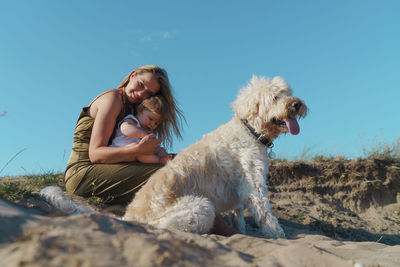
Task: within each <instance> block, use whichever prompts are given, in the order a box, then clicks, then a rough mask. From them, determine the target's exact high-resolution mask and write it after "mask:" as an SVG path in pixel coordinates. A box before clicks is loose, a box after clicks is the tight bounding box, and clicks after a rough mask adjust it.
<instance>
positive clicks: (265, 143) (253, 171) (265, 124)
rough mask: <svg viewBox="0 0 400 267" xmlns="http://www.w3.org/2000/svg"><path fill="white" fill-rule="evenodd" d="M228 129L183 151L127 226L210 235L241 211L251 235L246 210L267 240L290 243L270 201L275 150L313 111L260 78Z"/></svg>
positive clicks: (148, 189)
mask: <svg viewBox="0 0 400 267" xmlns="http://www.w3.org/2000/svg"><path fill="white" fill-rule="evenodd" d="M232 107H233V110H234V113H235V115H234V117H233V119H232V120H231V121H229V122H228V123H226V124H224V125H222V126H220V127H219V128H218V129H216V130H215V131H213V132H211V133H209V134H206V135H204V136H203V138H202V139H201V140H200V141H198V142H196V143H194V144H193V145H191V146H189V147H188V148H186V149H184V150H183V151H181V152H180V153H179V154H178V155H177V156H176V157H175V158H174V159H173V160H171V161H169V162H168V164H167V165H166V166H165V167H163V168H161V169H159V170H158V171H157V172H156V173H154V174H153V175H152V176H151V177H150V179H149V180H148V182H147V183H146V184H145V185H144V186H143V187H142V188H141V189H140V190H139V192H137V193H136V195H135V198H134V199H133V201H132V202H131V203H130V204H129V205H128V207H127V211H126V213H125V215H124V217H123V220H127V221H136V222H142V223H147V224H150V225H153V226H155V227H158V228H175V229H179V230H182V231H187V232H193V233H200V234H202V233H208V232H209V231H210V229H211V228H212V227H213V224H214V218H215V216H216V214H219V213H222V212H226V211H230V210H232V211H233V215H234V216H233V217H234V220H233V224H234V226H235V227H236V228H237V229H238V230H239V231H240V232H241V233H245V221H244V216H243V208H244V206H246V207H248V208H249V210H250V211H251V213H252V215H253V216H254V219H255V221H256V222H257V224H258V226H259V228H260V231H261V234H262V235H264V236H266V237H271V238H279V237H285V234H284V232H283V230H282V228H281V227H280V225H279V223H278V220H277V219H276V218H275V216H273V215H272V213H271V208H270V203H269V201H268V198H267V193H268V188H267V184H266V178H267V173H268V156H267V149H268V147H269V146H270V145H271V144H272V141H273V140H274V139H275V138H276V137H277V136H278V135H279V134H281V133H286V132H287V131H289V132H290V133H292V134H298V132H299V130H300V129H299V125H298V123H297V120H296V119H297V118H298V117H304V116H305V115H306V113H307V107H306V106H305V104H304V103H303V102H302V101H301V100H300V99H298V98H295V97H292V92H291V89H290V88H289V86H288V85H287V84H286V83H285V81H284V80H283V79H282V78H280V77H275V78H274V79H272V80H269V79H266V78H264V77H256V76H253V77H252V79H251V81H250V83H249V84H248V85H247V86H245V87H244V88H242V89H241V90H240V92H239V95H238V97H237V99H236V100H235V101H234V102H233V103H232Z"/></svg>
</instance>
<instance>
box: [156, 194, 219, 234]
mask: <svg viewBox="0 0 400 267" xmlns="http://www.w3.org/2000/svg"><path fill="white" fill-rule="evenodd" d="M214 219H215V208H214V205H213V204H212V203H211V201H210V200H209V199H207V198H205V197H201V196H191V195H190V196H183V197H180V198H179V199H178V200H177V201H176V202H175V203H174V204H173V205H172V206H170V207H168V208H167V210H166V211H165V212H164V213H163V214H162V215H161V216H159V218H158V219H157V220H152V221H151V222H149V224H151V225H153V226H155V227H157V228H175V229H178V230H181V231H185V232H191V233H198V234H206V233H209V232H210V230H211V228H212V227H213V225H214Z"/></svg>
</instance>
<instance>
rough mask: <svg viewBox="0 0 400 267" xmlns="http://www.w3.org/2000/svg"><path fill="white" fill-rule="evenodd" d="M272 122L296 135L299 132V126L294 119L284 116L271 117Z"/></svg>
mask: <svg viewBox="0 0 400 267" xmlns="http://www.w3.org/2000/svg"><path fill="white" fill-rule="evenodd" d="M272 122H273V123H274V124H276V125H279V126H280V127H283V128H286V129H287V130H288V131H289V132H290V133H291V134H293V135H296V134H298V133H299V132H300V126H299V123H298V122H297V120H296V119H293V118H284V119H276V118H274V119H272Z"/></svg>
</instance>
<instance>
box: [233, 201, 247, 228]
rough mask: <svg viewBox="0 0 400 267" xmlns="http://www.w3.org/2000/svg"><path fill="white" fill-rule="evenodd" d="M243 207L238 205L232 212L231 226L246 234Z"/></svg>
mask: <svg viewBox="0 0 400 267" xmlns="http://www.w3.org/2000/svg"><path fill="white" fill-rule="evenodd" d="M243 210H244V207H243V205H240V206H239V207H237V208H236V209H235V210H234V211H233V212H232V217H233V218H232V219H233V227H235V228H236V229H237V230H238V231H239V232H240V233H242V234H246V222H245V220H244V214H243Z"/></svg>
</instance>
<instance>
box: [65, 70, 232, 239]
mask: <svg viewBox="0 0 400 267" xmlns="http://www.w3.org/2000/svg"><path fill="white" fill-rule="evenodd" d="M156 94H161V95H162V96H163V97H164V98H165V99H166V100H167V104H168V115H167V123H165V124H164V126H163V127H161V129H160V130H159V131H158V132H157V134H158V135H159V137H160V139H156V137H155V135H154V134H148V135H147V136H145V137H144V138H142V140H141V141H140V142H139V143H132V144H129V145H126V146H123V147H110V146H108V145H109V142H110V139H111V137H112V135H113V132H114V129H115V125H116V122H117V121H120V120H121V119H122V118H124V117H125V116H126V115H127V114H132V113H134V105H135V104H139V103H141V102H142V101H143V100H144V99H146V98H148V97H150V96H152V95H156ZM182 119H184V117H183V114H182V112H181V110H180V109H179V108H178V106H177V105H176V102H175V100H174V98H173V96H172V93H171V89H170V84H169V80H168V75H167V73H166V71H165V70H164V69H162V68H160V67H158V66H152V65H147V66H142V67H139V68H137V69H135V70H134V71H132V72H131V73H130V74H129V75H128V76H127V77H126V78H125V79H124V80H123V81H122V83H121V84H120V85H119V86H118V88H117V89H113V90H108V91H105V92H103V93H102V94H100V95H99V96H97V97H96V98H95V99H94V100H93V101H92V103H91V104H90V105H89V106H88V107H85V108H83V109H82V111H81V114H80V116H79V119H78V122H77V124H76V128H75V132H74V141H73V146H72V152H71V155H70V158H69V161H68V164H67V169H66V171H65V184H66V188H67V191H68V192H69V193H71V194H75V195H79V196H83V197H90V196H97V197H100V198H101V199H102V200H103V201H104V202H105V203H109V204H127V203H128V202H130V201H131V200H132V198H133V196H134V194H135V192H136V191H138V190H139V189H140V187H141V186H142V185H143V184H144V183H145V182H146V181H147V179H148V178H149V177H150V176H151V174H153V173H154V172H155V171H156V170H158V169H159V168H161V167H162V166H163V165H161V164H148V163H140V162H136V161H135V159H136V158H137V155H141V154H151V153H153V152H154V151H155V150H156V149H158V150H159V151H158V153H164V154H167V152H166V151H165V150H164V149H162V148H160V147H159V144H160V143H161V141H162V140H163V141H164V143H165V144H166V145H170V144H171V142H172V133H171V132H173V133H174V134H176V135H177V136H178V137H181V132H180V129H179V126H180V122H181V120H182ZM178 120H179V121H178ZM212 232H213V233H218V234H221V235H232V234H234V233H238V232H237V231H236V230H234V229H233V228H231V227H229V226H228V225H227V224H226V223H224V222H223V221H222V219H221V218H220V217H218V216H217V217H216V219H215V225H214V229H213V230H212Z"/></svg>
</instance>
